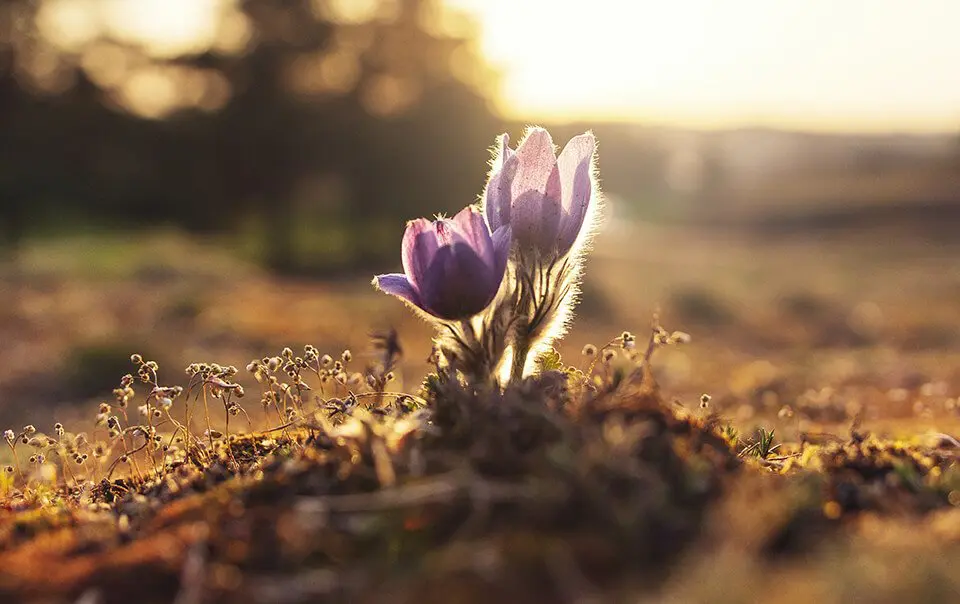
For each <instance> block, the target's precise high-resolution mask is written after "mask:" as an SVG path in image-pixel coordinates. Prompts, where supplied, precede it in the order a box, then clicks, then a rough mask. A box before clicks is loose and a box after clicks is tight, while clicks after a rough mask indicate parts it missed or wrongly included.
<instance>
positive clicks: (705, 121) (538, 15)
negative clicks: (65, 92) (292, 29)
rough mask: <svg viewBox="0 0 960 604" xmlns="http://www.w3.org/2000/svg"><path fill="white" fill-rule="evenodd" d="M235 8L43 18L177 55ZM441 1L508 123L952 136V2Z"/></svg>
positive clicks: (210, 3)
mask: <svg viewBox="0 0 960 604" xmlns="http://www.w3.org/2000/svg"><path fill="white" fill-rule="evenodd" d="M234 1H235V0H53V2H51V3H50V4H49V6H51V7H56V8H57V10H56V11H51V12H50V19H48V21H49V25H50V27H51V28H53V29H55V30H58V31H59V32H60V33H59V35H60V36H61V37H63V36H66V37H67V38H69V37H70V36H73V37H74V38H76V39H77V41H78V42H79V41H82V39H83V38H84V37H87V36H89V35H92V32H93V31H94V30H95V29H96V23H97V20H98V19H100V20H101V21H99V22H100V23H103V24H104V25H106V26H107V27H108V28H109V29H110V30H112V31H113V32H114V33H115V34H118V35H127V36H130V37H132V38H134V39H137V40H140V41H152V42H153V46H154V47H155V48H156V49H157V50H158V51H159V50H160V49H167V50H168V51H170V52H180V51H183V50H184V49H189V48H190V47H191V46H192V45H196V44H197V43H201V44H202V42H203V40H209V39H210V38H211V36H216V35H217V23H218V20H217V15H218V14H220V11H221V10H222V9H223V7H224V6H229V5H231V4H232V2H234ZM317 1H318V3H330V2H335V3H338V4H341V5H343V6H346V7H348V8H350V9H351V10H353V11H356V10H360V9H361V8H363V7H364V6H366V7H369V6H375V5H376V2H377V0H317ZM446 1H447V2H448V3H449V4H451V5H455V6H459V7H463V8H466V9H468V10H469V11H470V12H473V13H474V14H475V15H476V16H477V17H478V19H479V21H480V24H481V26H482V40H481V45H482V49H483V51H484V53H485V55H486V56H487V57H488V59H489V60H491V61H492V62H493V63H494V64H495V65H496V66H497V67H499V68H500V70H501V71H502V73H503V81H502V87H501V89H500V90H499V106H500V107H501V109H502V111H503V112H504V113H506V114H508V115H510V116H512V117H517V118H521V119H528V120H537V119H556V118H569V119H596V118H640V119H644V120H652V121H660V122H673V123H682V124H685V125H695V126H728V125H739V124H770V125H776V126H786V127H794V128H823V129H842V130H865V129H873V130H894V129H900V130H951V131H952V130H957V129H960V0H912V1H911V0H580V1H578V2H574V1H572V0H446ZM91 7H98V9H97V10H91Z"/></svg>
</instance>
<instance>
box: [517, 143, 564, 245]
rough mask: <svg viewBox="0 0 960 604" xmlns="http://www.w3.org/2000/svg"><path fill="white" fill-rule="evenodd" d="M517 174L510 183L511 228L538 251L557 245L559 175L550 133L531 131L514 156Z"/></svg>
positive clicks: (521, 239)
mask: <svg viewBox="0 0 960 604" xmlns="http://www.w3.org/2000/svg"><path fill="white" fill-rule="evenodd" d="M516 157H517V160H518V162H519V164H518V166H517V174H516V176H515V177H514V179H513V182H512V183H511V197H512V198H513V208H512V210H511V216H510V224H511V225H512V226H513V234H514V236H515V237H516V238H517V239H518V240H520V241H521V242H523V243H525V244H529V245H535V246H537V247H541V248H543V247H545V246H546V247H553V246H555V245H556V235H557V229H558V228H559V224H560V215H561V208H560V192H561V189H560V175H559V172H558V170H557V158H556V155H555V154H554V149H553V141H552V140H551V138H550V133H548V132H547V131H546V130H544V129H542V128H534V129H532V130H530V132H529V133H528V134H527V137H526V138H525V139H524V140H523V142H521V143H520V146H519V148H517V153H516Z"/></svg>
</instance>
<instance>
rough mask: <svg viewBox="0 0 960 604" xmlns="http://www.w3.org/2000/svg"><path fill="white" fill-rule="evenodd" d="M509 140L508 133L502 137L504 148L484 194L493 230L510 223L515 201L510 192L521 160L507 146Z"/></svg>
mask: <svg viewBox="0 0 960 604" xmlns="http://www.w3.org/2000/svg"><path fill="white" fill-rule="evenodd" d="M508 140H509V139H508V138H507V135H506V134H504V135H503V136H502V137H501V145H502V148H501V150H500V154H499V155H498V156H497V159H496V160H494V163H493V165H494V168H493V172H492V174H491V175H490V180H489V181H487V190H486V191H485V192H484V195H483V199H484V202H483V209H484V213H485V215H486V217H487V224H488V225H489V226H490V230H491V231H495V230H497V229H499V228H500V227H501V226H503V225H505V224H509V223H510V205H511V204H512V203H513V198H512V197H511V194H510V193H511V187H512V185H513V179H514V177H515V176H516V174H517V166H518V165H519V161H518V159H517V154H516V153H514V152H513V151H512V150H511V149H510V148H509V147H507V146H506V145H507V142H506V141H508Z"/></svg>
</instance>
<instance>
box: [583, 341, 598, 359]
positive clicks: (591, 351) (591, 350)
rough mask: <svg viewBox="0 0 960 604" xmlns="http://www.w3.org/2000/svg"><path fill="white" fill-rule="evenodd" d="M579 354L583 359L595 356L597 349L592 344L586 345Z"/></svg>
mask: <svg viewBox="0 0 960 604" xmlns="http://www.w3.org/2000/svg"><path fill="white" fill-rule="evenodd" d="M580 353H581V354H582V355H583V356H585V357H592V356H596V354H597V347H596V346H594V345H593V344H587V345H586V346H584V347H583V350H581V351H580Z"/></svg>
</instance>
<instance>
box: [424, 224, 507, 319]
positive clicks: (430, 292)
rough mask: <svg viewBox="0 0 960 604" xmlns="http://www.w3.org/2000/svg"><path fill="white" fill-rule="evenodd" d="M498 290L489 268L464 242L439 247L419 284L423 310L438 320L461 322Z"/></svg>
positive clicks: (498, 283)
mask: <svg viewBox="0 0 960 604" xmlns="http://www.w3.org/2000/svg"><path fill="white" fill-rule="evenodd" d="M499 287H500V281H499V280H495V276H494V274H493V267H492V266H491V265H489V264H487V263H486V262H484V260H483V259H482V258H481V257H480V256H478V255H477V254H476V252H475V251H474V249H473V248H471V247H470V246H469V245H467V244H466V243H465V242H460V241H458V242H456V243H454V244H453V245H449V246H444V247H441V248H440V249H439V250H438V252H437V255H436V257H435V258H434V261H433V263H432V264H431V265H430V268H429V269H428V271H427V274H426V276H425V279H424V282H423V283H422V284H421V289H420V298H421V300H422V302H423V308H424V309H425V310H427V311H428V312H429V313H431V314H432V315H434V316H436V317H439V318H441V319H449V320H453V319H465V318H468V317H472V316H473V315H475V314H477V313H479V312H480V311H482V310H483V309H484V308H486V307H487V305H488V304H490V301H491V300H493V297H494V296H495V295H496V293H497V290H498V289H499Z"/></svg>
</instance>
